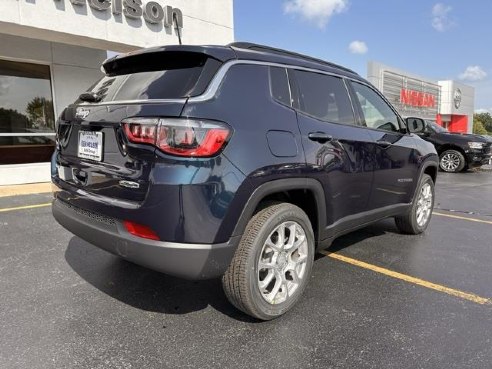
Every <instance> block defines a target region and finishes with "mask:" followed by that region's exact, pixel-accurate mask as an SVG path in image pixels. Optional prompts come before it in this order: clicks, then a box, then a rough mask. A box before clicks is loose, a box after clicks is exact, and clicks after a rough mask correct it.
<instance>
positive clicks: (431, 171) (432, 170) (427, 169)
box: [412, 160, 439, 201]
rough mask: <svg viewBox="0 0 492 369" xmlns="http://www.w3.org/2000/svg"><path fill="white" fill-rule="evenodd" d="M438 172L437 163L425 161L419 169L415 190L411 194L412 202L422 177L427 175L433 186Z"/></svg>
mask: <svg viewBox="0 0 492 369" xmlns="http://www.w3.org/2000/svg"><path fill="white" fill-rule="evenodd" d="M438 170H439V162H436V161H434V160H427V161H425V162H424V163H423V164H422V166H421V168H420V174H419V178H418V182H417V183H416V184H415V189H414V192H413V197H412V201H413V199H415V196H416V194H417V190H418V188H419V184H420V182H421V181H422V177H423V176H424V174H428V175H429V176H430V177H431V178H432V181H433V182H434V184H435V183H436V180H437V172H438Z"/></svg>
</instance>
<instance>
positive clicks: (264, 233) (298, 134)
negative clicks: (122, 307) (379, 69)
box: [53, 43, 438, 320]
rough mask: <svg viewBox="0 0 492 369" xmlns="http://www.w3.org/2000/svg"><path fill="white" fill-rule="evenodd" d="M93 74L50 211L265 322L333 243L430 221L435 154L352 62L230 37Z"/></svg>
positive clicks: (420, 227)
mask: <svg viewBox="0 0 492 369" xmlns="http://www.w3.org/2000/svg"><path fill="white" fill-rule="evenodd" d="M103 69H104V72H105V76H104V77H103V78H102V79H101V80H100V81H99V82H97V83H96V84H95V85H94V86H93V87H92V88H90V89H89V90H88V91H87V92H85V93H83V94H82V95H80V98H79V99H78V100H77V101H76V102H75V103H74V104H72V105H70V106H69V107H67V108H66V109H65V110H64V112H63V113H62V114H61V116H60V119H59V121H58V125H57V151H56V157H55V160H54V161H53V163H54V165H55V166H56V167H55V168H53V173H54V174H53V183H54V184H55V188H56V191H55V195H54V196H55V200H54V202H53V215H54V217H55V218H56V220H57V221H58V222H59V223H60V224H61V225H62V226H64V227H65V228H66V229H68V230H69V231H71V232H73V233H74V234H76V235H77V236H79V237H81V238H82V239H84V240H86V241H88V242H90V243H92V244H94V245H96V246H98V247H100V248H102V249H104V250H107V251H109V252H111V253H113V254H115V255H118V256H121V257H122V258H125V259H127V260H130V261H133V262H135V263H137V264H140V265H143V266H146V267H148V268H152V269H155V270H157V271H161V272H164V273H167V274H170V275H174V276H178V277H183V278H189V279H205V278H216V277H221V278H222V282H223V287H224V290H225V293H226V295H227V297H228V299H229V300H230V301H231V303H232V304H233V305H235V306H236V307H237V308H238V309H240V310H242V311H244V312H246V313H247V314H250V315H252V316H254V317H256V318H259V319H263V320H268V319H272V318H275V317H277V316H279V315H281V314H283V313H284V312H286V311H287V310H289V309H290V308H291V307H292V306H293V305H294V304H295V303H296V301H297V300H298V299H299V298H300V296H301V294H302V292H303V290H304V289H305V287H306V284H307V282H308V280H309V276H310V272H311V268H312V265H313V259H314V254H315V252H316V250H320V249H323V248H326V247H327V246H329V245H330V243H331V241H332V240H333V239H334V238H336V237H338V236H340V235H342V234H344V233H347V232H350V231H352V230H354V229H357V228H360V227H364V226H365V225H367V224H369V223H371V222H374V221H377V220H380V219H382V218H387V217H394V218H395V220H396V224H397V226H398V228H399V229H400V230H401V231H403V232H405V233H410V234H417V233H420V232H423V231H424V230H425V229H426V227H427V225H428V224H429V221H430V218H431V214H432V208H433V205H434V182H435V180H436V174H437V167H438V157H437V155H436V151H435V149H434V147H433V146H432V144H430V143H428V142H426V141H424V140H422V139H420V138H419V137H418V136H416V135H414V134H411V133H409V131H408V129H407V125H406V122H405V121H404V120H403V119H402V118H401V117H400V115H399V114H398V113H397V112H396V111H395V109H394V108H393V107H392V106H391V104H390V103H389V102H388V101H387V100H385V98H384V97H383V96H382V95H381V94H380V93H379V92H378V91H377V90H376V89H375V88H374V87H373V86H372V85H370V84H369V83H368V82H367V81H366V80H364V79H363V78H361V77H360V76H359V75H357V74H356V73H354V72H353V71H351V70H349V69H347V68H344V67H341V66H338V65H335V64H332V63H328V62H325V61H322V60H318V59H315V58H311V57H308V56H304V55H300V54H296V53H292V52H288V51H284V50H279V49H274V48H269V47H266V46H261V45H255V44H248V43H234V44H231V45H227V46H165V47H157V48H152V49H145V50H140V51H136V52H132V53H129V54H126V55H121V56H117V57H114V58H111V59H109V60H107V61H106V62H105V63H104V64H103ZM412 119H413V121H412V122H413V123H415V119H416V118H412Z"/></svg>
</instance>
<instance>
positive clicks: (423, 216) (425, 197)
mask: <svg viewBox="0 0 492 369" xmlns="http://www.w3.org/2000/svg"><path fill="white" fill-rule="evenodd" d="M431 213H432V189H431V185H430V184H429V183H425V184H424V185H423V186H422V188H421V189H420V194H419V197H418V200H417V212H416V215H417V224H418V225H419V227H423V226H424V225H425V224H426V223H427V221H428V220H429V218H430V215H431Z"/></svg>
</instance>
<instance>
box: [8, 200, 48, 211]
mask: <svg viewBox="0 0 492 369" xmlns="http://www.w3.org/2000/svg"><path fill="white" fill-rule="evenodd" d="M46 206H51V202H47V203H44V204H36V205H26V206H17V207H15V208H3V209H0V213H5V212H7V211H14V210H24V209H35V208H44V207H46Z"/></svg>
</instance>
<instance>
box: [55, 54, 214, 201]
mask: <svg viewBox="0 0 492 369" xmlns="http://www.w3.org/2000/svg"><path fill="white" fill-rule="evenodd" d="M221 64H222V63H221V62H219V61H218V60H215V59H213V58H211V57H208V56H207V55H204V54H199V53H189V52H156V53H148V54H141V55H136V56H131V55H130V56H128V57H124V58H121V60H116V61H114V62H112V63H110V68H109V69H110V72H109V75H106V76H105V77H103V78H102V79H101V80H100V81H98V82H97V83H96V84H95V85H94V86H93V87H91V88H90V89H89V90H88V91H87V93H85V94H84V95H81V99H79V100H78V101H76V102H75V103H74V104H73V105H70V106H69V107H68V108H67V109H65V111H64V112H63V113H62V115H61V118H60V120H59V122H58V132H57V133H58V157H57V167H58V178H59V179H60V180H62V181H63V182H64V183H66V184H69V185H71V186H72V187H75V188H76V189H83V190H84V191H85V192H88V193H92V194H96V195H101V196H107V197H111V198H115V199H121V200H131V201H137V202H139V201H142V200H143V199H144V197H145V194H146V192H147V189H148V186H149V181H150V179H151V177H150V173H151V169H152V166H153V163H154V158H155V154H154V153H155V150H156V149H155V147H154V146H153V145H152V144H148V143H142V144H136V143H131V142H129V141H128V139H127V137H126V135H125V133H124V130H123V127H122V124H121V123H122V121H123V120H124V119H126V118H129V117H153V118H159V117H178V116H180V114H181V112H182V109H183V107H184V105H185V103H186V99H187V98H188V97H190V96H195V95H199V94H201V93H202V92H203V91H204V90H205V88H206V87H207V85H208V83H209V82H210V80H211V78H212V77H213V75H214V74H215V72H216V71H217V69H218V68H219V67H220V65H221ZM84 99H85V100H86V101H84Z"/></svg>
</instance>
